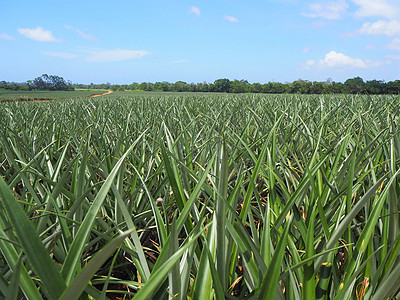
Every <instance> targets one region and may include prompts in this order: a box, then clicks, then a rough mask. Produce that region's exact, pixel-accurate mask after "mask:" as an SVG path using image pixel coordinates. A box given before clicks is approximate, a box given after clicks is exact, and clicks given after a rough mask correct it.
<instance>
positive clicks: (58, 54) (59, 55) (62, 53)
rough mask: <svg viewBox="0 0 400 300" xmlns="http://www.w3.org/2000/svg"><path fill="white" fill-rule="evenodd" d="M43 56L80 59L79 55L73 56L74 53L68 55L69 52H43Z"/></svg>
mask: <svg viewBox="0 0 400 300" xmlns="http://www.w3.org/2000/svg"><path fill="white" fill-rule="evenodd" d="M43 54H45V55H49V56H55V57H61V58H66V59H70V58H75V57H78V55H76V54H73V53H68V52H43Z"/></svg>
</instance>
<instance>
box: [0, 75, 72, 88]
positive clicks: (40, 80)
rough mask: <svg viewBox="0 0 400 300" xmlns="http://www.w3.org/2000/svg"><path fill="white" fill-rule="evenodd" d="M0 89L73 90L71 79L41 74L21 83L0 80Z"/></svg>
mask: <svg viewBox="0 0 400 300" xmlns="http://www.w3.org/2000/svg"><path fill="white" fill-rule="evenodd" d="M0 89H3V90H12V91H20V90H24V91H31V90H40V91H73V90H75V88H74V86H73V85H72V82H71V81H66V80H64V78H62V77H60V76H56V75H47V74H43V75H42V76H39V77H36V78H35V79H33V80H28V81H26V82H22V83H16V82H6V81H0Z"/></svg>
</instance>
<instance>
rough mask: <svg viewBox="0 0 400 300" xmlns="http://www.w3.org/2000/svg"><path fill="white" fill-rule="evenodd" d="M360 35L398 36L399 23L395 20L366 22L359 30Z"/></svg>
mask: <svg viewBox="0 0 400 300" xmlns="http://www.w3.org/2000/svg"><path fill="white" fill-rule="evenodd" d="M360 33H361V34H372V35H387V36H400V22H399V21H396V20H390V21H385V20H379V21H376V22H373V23H371V22H366V23H364V24H363V26H362V27H361V29H360Z"/></svg>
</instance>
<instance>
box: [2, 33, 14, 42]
mask: <svg viewBox="0 0 400 300" xmlns="http://www.w3.org/2000/svg"><path fill="white" fill-rule="evenodd" d="M0 39H3V40H9V41H14V40H16V38H15V37H13V36H11V35H8V34H7V33H0Z"/></svg>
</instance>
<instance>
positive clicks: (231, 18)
mask: <svg viewBox="0 0 400 300" xmlns="http://www.w3.org/2000/svg"><path fill="white" fill-rule="evenodd" d="M224 20H226V21H229V22H232V23H237V22H239V20H238V19H237V18H235V17H232V16H225V17H224Z"/></svg>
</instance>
